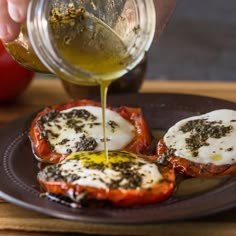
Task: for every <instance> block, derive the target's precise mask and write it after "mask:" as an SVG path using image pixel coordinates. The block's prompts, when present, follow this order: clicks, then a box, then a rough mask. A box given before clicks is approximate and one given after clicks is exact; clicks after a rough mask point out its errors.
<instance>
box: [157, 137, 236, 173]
mask: <svg viewBox="0 0 236 236" xmlns="http://www.w3.org/2000/svg"><path fill="white" fill-rule="evenodd" d="M156 152H157V158H158V162H159V163H160V164H164V165H168V164H171V165H172V167H173V168H174V169H175V171H176V172H178V173H180V174H184V175H187V176H192V177H200V176H202V177H213V176H225V175H230V174H234V173H236V164H234V165H214V164H212V163H209V164H202V163H196V162H192V161H189V160H187V159H185V158H183V157H178V156H175V155H170V154H169V153H168V148H167V147H166V145H165V143H164V141H163V139H161V140H160V141H159V142H158V144H157V150H156Z"/></svg>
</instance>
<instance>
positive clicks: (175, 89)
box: [0, 79, 236, 236]
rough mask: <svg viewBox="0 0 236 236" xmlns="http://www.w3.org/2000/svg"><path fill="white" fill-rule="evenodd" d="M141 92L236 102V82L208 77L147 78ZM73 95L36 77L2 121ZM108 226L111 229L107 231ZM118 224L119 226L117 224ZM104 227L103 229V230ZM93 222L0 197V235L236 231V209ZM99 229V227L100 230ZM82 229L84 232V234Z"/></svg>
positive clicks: (2, 112)
mask: <svg viewBox="0 0 236 236" xmlns="http://www.w3.org/2000/svg"><path fill="white" fill-rule="evenodd" d="M140 92H152V93H155V92H166V93H187V94H198V95H207V96H211V97H217V98H222V99H226V100H230V101H234V102H236V82H235V83H234V82H205V81H197V82H192V81H145V82H144V84H143V86H142V88H141V90H140ZM68 99H70V97H69V96H68V95H67V94H66V92H65V91H64V89H63V87H62V85H61V83H60V81H59V80H57V79H35V80H34V81H33V82H32V84H31V86H30V87H29V88H28V89H27V91H26V92H25V93H24V94H23V95H22V96H21V97H19V98H18V99H17V100H16V101H15V102H12V103H9V104H2V105H0V124H1V125H4V124H5V123H7V122H9V121H11V120H14V119H16V118H17V117H20V116H22V115H24V114H27V113H30V112H33V111H36V110H38V109H39V108H42V107H44V106H46V105H52V104H58V103H63V102H65V101H67V100H68ZM104 227H106V229H107V231H104ZM117 227H118V226H117ZM99 228H100V230H99ZM135 228H136V230H134V228H133V226H127V227H125V228H119V229H118V228H117V231H116V226H114V227H113V228H112V227H111V226H106V225H105V226H104V225H99V226H96V227H95V226H93V225H86V224H81V223H79V222H73V221H66V220H60V219H55V218H51V217H47V216H44V215H41V214H38V213H35V212H31V211H29V210H26V209H23V208H20V207H17V206H14V205H12V204H10V203H7V202H5V201H0V236H1V235H6V236H21V235H29V236H36V235H37V236H39V235H45V236H46V235H58V233H59V232H61V233H63V232H64V235H69V234H68V233H65V232H70V233H71V235H72V233H73V234H74V233H76V232H77V233H80V234H79V235H84V234H85V233H87V234H88V233H93V234H102V233H103V232H109V233H110V234H113V235H118V234H122V235H124V234H126V235H127V234H129V235H134V234H138V235H143V234H145V235H150V234H154V232H155V234H157V233H159V234H160V235H184V234H186V235H198V236H199V235H201V234H204V235H206V236H207V235H224V236H226V235H230V236H232V235H236V210H231V211H228V212H226V213H224V214H219V215H217V216H212V217H209V218H207V219H204V220H203V221H201V220H200V221H194V222H189V221H188V222H181V223H170V224H156V225H154V226H153V225H152V226H148V225H146V226H135ZM96 230H97V231H96ZM81 232H82V233H83V234H81Z"/></svg>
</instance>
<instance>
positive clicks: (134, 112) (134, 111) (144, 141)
mask: <svg viewBox="0 0 236 236" xmlns="http://www.w3.org/2000/svg"><path fill="white" fill-rule="evenodd" d="M77 106H95V107H101V104H100V103H98V102H94V101H91V100H71V101H69V102H67V103H64V104H62V105H54V106H50V107H46V108H45V109H43V110H42V111H41V112H39V113H38V114H37V115H36V117H35V118H34V119H33V121H32V123H31V127H30V130H29V138H30V141H31V145H32V149H33V152H34V154H35V156H36V157H37V158H38V159H39V160H41V161H44V162H48V163H58V162H60V161H62V160H64V159H65V158H66V156H67V154H60V153H57V152H55V151H54V150H52V148H51V147H50V145H49V142H48V140H47V139H45V138H43V137H42V135H41V134H42V127H41V126H40V124H39V123H38V120H39V119H40V117H42V116H44V115H45V114H47V113H49V112H51V111H53V110H56V111H63V110H66V109H69V108H73V107H77ZM108 109H110V110H112V111H115V112H117V113H118V114H119V115H121V116H122V117H123V118H124V119H126V120H127V121H129V122H130V123H131V124H133V125H134V127H135V138H134V140H133V141H132V142H131V143H130V144H129V145H127V146H126V147H125V148H124V150H125V151H128V152H132V153H136V154H138V153H145V151H147V150H148V148H149V146H150V144H151V141H152V136H151V134H150V132H149V129H148V127H147V124H146V121H145V119H144V117H143V114H142V111H141V109H140V108H130V107H125V106H123V107H119V108H112V107H108ZM68 155H69V153H68Z"/></svg>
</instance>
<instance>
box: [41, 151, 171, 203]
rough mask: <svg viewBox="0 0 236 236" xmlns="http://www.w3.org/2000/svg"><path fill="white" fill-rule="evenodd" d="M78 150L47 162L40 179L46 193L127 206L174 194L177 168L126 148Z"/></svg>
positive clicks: (159, 199) (81, 200)
mask: <svg viewBox="0 0 236 236" xmlns="http://www.w3.org/2000/svg"><path fill="white" fill-rule="evenodd" d="M103 155H104V152H98V153H94V152H90V153H89V152H79V153H74V154H71V155H70V156H69V157H68V158H66V159H65V160H64V161H62V162H60V163H57V164H53V165H50V166H47V167H46V168H44V169H43V170H42V171H41V172H39V174H38V180H39V183H40V185H41V186H42V188H43V189H44V190H45V191H46V192H47V193H52V194H55V195H60V196H66V197H69V198H70V199H71V200H73V201H74V202H76V203H78V204H80V203H81V202H83V200H86V202H89V200H99V201H108V202H111V203H113V204H114V205H115V206H121V207H127V206H134V205H145V204H150V203H155V202H161V201H164V200H166V199H167V198H168V197H170V196H171V194H172V192H173V190H174V186H175V174H174V170H173V169H170V168H167V167H164V166H158V165H157V164H156V163H155V162H150V161H148V160H144V159H143V158H139V157H137V156H136V155H134V154H131V153H127V152H118V151H117V152H109V161H108V162H106V161H103V157H102V156H103Z"/></svg>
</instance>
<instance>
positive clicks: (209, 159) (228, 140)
mask: <svg viewBox="0 0 236 236" xmlns="http://www.w3.org/2000/svg"><path fill="white" fill-rule="evenodd" d="M196 120H201V121H200V122H202V125H199V124H200V123H199V124H198V125H195V126H194V125H193V128H192V129H191V130H188V132H186V130H185V131H183V127H186V124H189V122H191V121H193V124H195V123H194V121H196ZM207 127H208V129H207ZM217 127H218V128H217ZM203 129H204V132H203V131H202V130H203ZM217 129H218V130H221V131H222V129H223V130H227V132H224V131H223V132H222V133H221V135H217ZM214 130H216V131H214ZM211 132H213V133H214V134H211ZM223 134H224V135H223ZM206 135H207V136H208V138H207V139H206V140H203V139H204V137H206ZM193 137H195V138H196V137H198V139H197V140H199V139H200V140H202V143H201V144H200V145H199V146H200V147H199V148H196V149H195V150H194V151H193V149H192V148H191V147H190V146H191V145H196V144H198V143H199V141H196V140H195V141H193V140H194V138H193ZM199 137H200V138H199ZM164 142H165V144H166V146H167V147H168V148H169V149H172V150H173V151H174V154H175V156H178V157H182V158H185V159H188V160H190V161H192V162H195V163H203V164H207V163H213V164H214V165H224V164H234V163H236V111H234V110H227V109H222V110H215V111H212V112H209V113H206V114H203V115H200V116H194V117H190V118H187V119H183V120H181V121H179V122H177V123H176V124H175V125H174V126H173V127H171V128H170V129H169V130H168V132H167V133H166V134H165V136H164ZM190 142H192V143H191V144H190Z"/></svg>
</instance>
